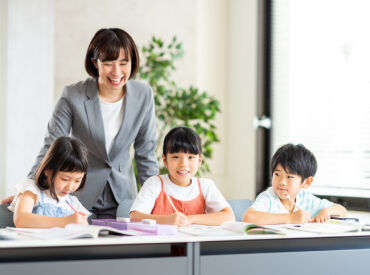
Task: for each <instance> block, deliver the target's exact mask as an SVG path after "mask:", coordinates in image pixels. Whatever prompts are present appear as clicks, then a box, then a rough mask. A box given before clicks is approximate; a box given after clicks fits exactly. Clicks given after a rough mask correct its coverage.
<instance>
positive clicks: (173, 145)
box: [163, 127, 202, 156]
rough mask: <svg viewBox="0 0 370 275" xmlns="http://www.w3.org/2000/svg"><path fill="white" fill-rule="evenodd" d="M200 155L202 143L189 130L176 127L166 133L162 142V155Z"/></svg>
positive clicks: (191, 130) (193, 132) (192, 131)
mask: <svg viewBox="0 0 370 275" xmlns="http://www.w3.org/2000/svg"><path fill="white" fill-rule="evenodd" d="M178 152H183V153H189V154H194V155H201V154H202V142H201V140H200V137H199V135H198V134H197V133H196V132H195V131H194V130H193V129H191V128H187V127H176V128H173V129H172V130H171V131H169V132H168V134H167V135H166V137H165V138H164V142H163V155H165V156H166V155H167V154H173V153H178Z"/></svg>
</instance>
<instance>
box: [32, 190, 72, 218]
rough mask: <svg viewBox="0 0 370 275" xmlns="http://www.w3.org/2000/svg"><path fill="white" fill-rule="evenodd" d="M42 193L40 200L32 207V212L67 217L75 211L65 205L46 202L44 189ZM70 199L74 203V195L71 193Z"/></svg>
mask: <svg viewBox="0 0 370 275" xmlns="http://www.w3.org/2000/svg"><path fill="white" fill-rule="evenodd" d="M40 195H41V198H40V201H39V203H38V204H37V205H36V206H35V207H34V208H33V209H32V213H34V214H38V215H42V216H49V217H66V216H69V215H72V214H73V213H74V212H73V210H72V209H71V210H67V209H65V208H63V207H60V206H58V205H57V204H53V203H50V202H44V192H43V191H42V190H40ZM68 201H69V203H71V204H72V197H71V196H70V195H68Z"/></svg>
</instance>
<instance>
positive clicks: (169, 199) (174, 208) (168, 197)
mask: <svg viewBox="0 0 370 275" xmlns="http://www.w3.org/2000/svg"><path fill="white" fill-rule="evenodd" d="M166 195H167V199H168V201H169V202H170V204H171V206H172V208H173V210H174V211H175V213H177V209H176V207H175V205H174V204H173V202H172V200H171V198H170V196H169V195H168V194H167V193H166Z"/></svg>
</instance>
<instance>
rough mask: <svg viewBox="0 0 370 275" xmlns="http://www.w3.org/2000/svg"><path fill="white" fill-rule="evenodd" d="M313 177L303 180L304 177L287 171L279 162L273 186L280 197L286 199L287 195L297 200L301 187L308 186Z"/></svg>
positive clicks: (273, 176)
mask: <svg viewBox="0 0 370 275" xmlns="http://www.w3.org/2000/svg"><path fill="white" fill-rule="evenodd" d="M312 180H313V178H312V177H309V178H307V179H305V180H304V181H303V182H302V177H301V176H299V175H295V174H292V173H289V172H286V171H285V170H284V168H283V167H282V166H281V164H280V163H279V164H278V165H277V166H276V168H275V170H274V171H273V174H272V188H273V190H274V192H275V194H276V195H277V196H278V197H279V198H280V199H283V200H284V199H286V197H287V195H289V196H290V198H291V199H293V200H295V198H296V196H297V194H298V192H299V191H300V190H301V188H308V187H309V186H310V185H311V182H312Z"/></svg>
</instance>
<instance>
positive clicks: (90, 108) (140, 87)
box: [28, 78, 158, 209]
mask: <svg viewBox="0 0 370 275" xmlns="http://www.w3.org/2000/svg"><path fill="white" fill-rule="evenodd" d="M124 104H125V106H124V115H123V122H122V126H121V128H120V130H119V131H118V134H117V136H116V138H115V140H114V143H113V145H112V147H111V150H110V152H109V154H108V152H107V151H106V147H105V135H104V125H103V119H102V115H101V110H100V103H99V97H98V86H97V80H95V79H93V78H88V79H86V80H85V81H81V82H78V83H76V84H73V85H70V86H67V87H65V88H64V90H63V93H62V95H61V97H60V98H59V100H58V102H57V104H56V106H55V109H54V113H53V116H52V118H51V119H50V121H49V124H48V129H47V134H46V137H45V140H44V146H43V147H42V149H41V151H40V153H39V155H38V157H37V159H36V162H35V164H34V166H33V167H32V170H31V172H30V173H29V175H28V177H30V178H34V175H35V171H36V169H37V167H38V166H39V164H40V162H41V160H42V158H43V157H44V155H45V153H46V152H47V150H48V149H49V147H50V145H51V143H52V142H53V141H54V140H55V139H56V138H58V137H60V136H70V135H72V137H75V138H78V139H80V140H81V141H82V142H84V143H85V144H86V146H87V148H88V150H89V155H88V159H89V169H88V173H87V181H86V185H85V187H84V189H83V190H82V191H81V193H80V196H79V199H80V201H81V202H82V204H83V205H84V206H85V207H86V208H87V209H91V207H92V206H93V205H94V204H95V203H96V201H97V200H98V198H99V196H100V194H101V192H102V191H103V189H104V187H105V185H106V183H107V182H109V184H110V186H111V188H112V191H113V194H114V196H115V198H116V200H117V202H118V203H120V202H121V201H123V200H125V199H134V198H135V197H136V195H137V185H136V180H135V175H134V171H133V167H132V160H131V158H130V146H131V145H132V144H133V145H134V149H135V162H136V166H137V170H138V177H139V181H140V183H141V184H142V183H144V181H145V180H146V179H147V178H148V177H150V176H153V175H157V174H158V163H157V160H156V156H155V148H156V145H157V140H156V126H155V111H154V100H153V92H152V89H151V88H150V87H149V86H148V85H145V84H143V83H140V82H138V81H135V80H129V81H128V82H127V84H126V95H125V98H124Z"/></svg>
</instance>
